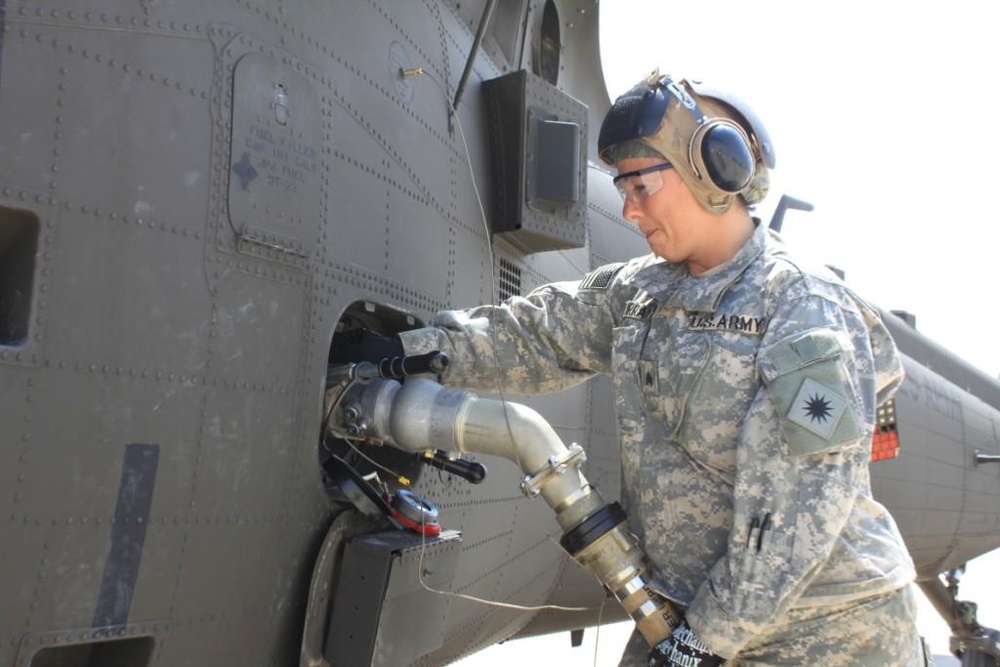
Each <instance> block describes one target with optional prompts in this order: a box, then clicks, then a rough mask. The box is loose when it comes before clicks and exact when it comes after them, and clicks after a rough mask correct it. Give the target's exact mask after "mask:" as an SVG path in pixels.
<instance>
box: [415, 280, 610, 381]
mask: <svg viewBox="0 0 1000 667" xmlns="http://www.w3.org/2000/svg"><path fill="white" fill-rule="evenodd" d="M620 268H621V265H613V267H612V270H611V271H609V269H608V268H606V267H605V268H603V269H598V270H597V271H594V272H593V273H591V274H588V275H587V276H586V277H585V278H584V279H583V280H581V281H579V282H560V283H551V284H548V285H544V286H542V287H539V288H538V289H536V290H534V291H533V292H531V293H530V294H529V295H528V296H526V297H520V296H515V297H511V298H510V299H508V300H507V301H505V302H504V303H503V304H501V305H500V306H479V307H477V308H470V309H468V310H446V311H441V312H440V313H438V314H437V316H436V317H435V318H434V320H433V321H432V323H431V324H432V326H431V327H427V328H425V329H417V330H414V331H407V332H403V333H402V334H400V338H402V340H403V346H404V349H405V350H406V352H407V354H420V353H423V352H428V351H430V350H437V349H439V350H442V351H444V352H445V353H446V354H448V356H449V358H450V360H451V363H450V366H449V370H448V372H447V374H446V375H445V378H444V380H445V382H446V383H447V384H450V385H455V386H461V387H467V388H470V389H477V390H482V391H497V390H498V389H500V390H503V391H510V392H516V393H526V394H527V393H544V392H550V391H557V390H560V389H565V388H567V387H570V386H573V385H575V384H578V383H579V382H582V381H583V380H586V379H587V378H589V377H590V376H592V375H593V374H595V373H607V372H608V371H609V368H610V360H611V336H612V328H613V327H614V321H613V315H612V313H613V309H612V308H611V306H610V302H611V301H612V299H613V296H612V294H613V291H614V289H613V288H614V285H613V282H614V281H613V279H614V275H615V274H616V273H617V272H618V269H620ZM602 271H603V273H602ZM609 272H610V276H609V275H608V274H609ZM602 276H603V277H604V278H606V280H597V281H596V285H595V277H596V278H601V277H602Z"/></svg>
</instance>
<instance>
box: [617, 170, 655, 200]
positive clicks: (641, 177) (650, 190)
mask: <svg viewBox="0 0 1000 667" xmlns="http://www.w3.org/2000/svg"><path fill="white" fill-rule="evenodd" d="M615 187H617V188H618V194H620V195H621V196H622V200H624V201H630V202H632V203H634V204H638V203H639V202H641V201H643V200H644V199H646V198H647V197H650V196H652V195H654V194H656V193H657V192H658V191H659V190H660V188H662V187H663V174H662V172H660V171H652V172H649V173H647V174H636V175H634V176H628V177H626V178H623V179H622V180H620V181H618V182H617V183H615Z"/></svg>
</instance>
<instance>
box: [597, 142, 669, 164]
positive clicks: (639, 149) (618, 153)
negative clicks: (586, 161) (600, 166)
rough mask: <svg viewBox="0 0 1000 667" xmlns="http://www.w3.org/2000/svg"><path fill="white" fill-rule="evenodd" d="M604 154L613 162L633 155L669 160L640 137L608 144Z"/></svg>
mask: <svg viewBox="0 0 1000 667" xmlns="http://www.w3.org/2000/svg"><path fill="white" fill-rule="evenodd" d="M604 155H605V156H606V157H607V159H609V160H610V161H611V162H619V161H621V160H627V159H628V158H632V157H658V158H661V159H663V160H664V161H667V158H665V157H664V156H663V154H662V153H660V152H659V151H658V150H656V149H655V148H653V147H652V146H650V145H648V144H646V143H645V142H643V141H640V140H639V139H629V140H627V141H621V142H619V143H617V144H614V145H612V146H608V147H607V148H606V149H605V151H604Z"/></svg>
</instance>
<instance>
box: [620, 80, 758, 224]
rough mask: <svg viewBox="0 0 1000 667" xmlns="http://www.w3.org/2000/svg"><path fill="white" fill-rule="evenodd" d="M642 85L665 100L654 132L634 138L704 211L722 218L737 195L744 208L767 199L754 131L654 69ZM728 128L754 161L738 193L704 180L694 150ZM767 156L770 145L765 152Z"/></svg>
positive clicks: (689, 86)
mask: <svg viewBox="0 0 1000 667" xmlns="http://www.w3.org/2000/svg"><path fill="white" fill-rule="evenodd" d="M642 83H644V84H645V85H648V86H655V85H665V86H666V87H667V88H668V89H669V90H670V92H671V93H672V94H671V95H670V101H669V103H668V105H667V110H666V112H665V113H664V114H663V120H662V121H661V122H660V127H659V129H657V131H656V132H655V133H653V134H651V135H649V136H647V137H642V138H640V139H639V141H641V142H642V143H644V144H646V145H647V146H649V147H650V148H653V149H654V150H656V151H658V152H659V153H661V154H662V155H663V156H664V157H666V158H667V160H668V161H670V163H671V164H673V166H674V169H675V170H676V171H677V174H678V175H679V176H680V177H681V179H682V180H683V181H684V183H686V184H687V186H688V187H689V188H690V189H691V192H692V193H694V196H695V198H697V199H698V201H699V202H700V203H701V205H702V206H704V207H705V208H706V209H707V210H709V211H713V212H716V213H722V212H723V211H726V210H728V209H729V207H730V206H731V205H732V203H733V200H734V199H736V197H737V196H739V195H742V196H743V198H744V200H746V202H747V203H748V204H756V203H758V202H760V201H761V200H763V199H764V196H765V195H766V194H767V189H768V186H769V185H770V178H769V176H768V168H767V164H766V160H765V159H764V157H763V153H762V147H761V145H760V143H759V139H758V137H757V133H756V132H755V131H754V130H755V128H754V127H753V126H752V124H751V123H750V122H748V121H747V119H746V118H744V117H743V115H742V114H741V113H740V112H739V111H737V110H736V109H735V108H733V107H732V106H730V105H729V104H726V103H725V102H723V101H721V100H719V99H716V98H714V97H708V96H706V95H702V94H699V93H698V92H696V87H695V86H693V85H692V84H690V83H689V82H688V81H686V80H684V79H682V80H681V81H678V82H675V81H673V80H672V79H671V78H670V77H669V76H662V75H660V72H659V70H654V71H653V72H652V73H651V74H650V75H649V76H648V77H646V78H645V79H644V80H643V81H642ZM718 125H728V126H730V127H732V128H733V129H735V130H737V131H738V133H739V134H740V135H742V136H743V138H744V139H745V141H746V143H747V145H748V146H749V148H750V150H751V153H752V154H753V159H754V163H755V164H754V173H753V176H752V177H751V178H750V181H749V183H748V184H747V185H746V186H745V187H744V188H743V189H742V190H740V191H739V192H736V193H732V192H726V191H724V190H721V189H719V188H718V187H717V186H716V185H715V184H714V183H713V182H712V180H711V178H709V176H708V174H707V171H706V167H705V164H704V162H703V159H702V156H701V150H699V149H698V146H699V145H700V141H699V140H700V139H701V138H702V137H704V135H705V134H706V133H707V132H708V131H709V130H710V129H711V128H712V127H716V126H718ZM765 150H767V151H769V150H770V146H768V147H767V148H765Z"/></svg>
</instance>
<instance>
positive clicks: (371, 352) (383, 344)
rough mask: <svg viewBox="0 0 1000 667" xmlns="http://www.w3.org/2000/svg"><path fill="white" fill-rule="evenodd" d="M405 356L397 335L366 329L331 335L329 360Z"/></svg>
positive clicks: (339, 361) (342, 360) (377, 359)
mask: <svg viewBox="0 0 1000 667" xmlns="http://www.w3.org/2000/svg"><path fill="white" fill-rule="evenodd" d="M402 356H405V353H404V352H403V342H402V341H401V340H399V336H383V335H382V334H377V333H375V332H373V331H369V330H368V329H355V330H353V331H348V332H346V333H342V334H336V335H335V336H334V337H333V348H332V350H331V351H330V361H332V362H334V363H347V362H351V361H375V362H378V361H381V360H383V359H390V358H392V357H402Z"/></svg>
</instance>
